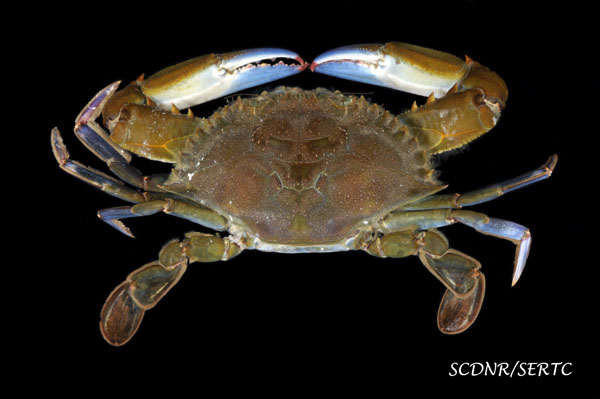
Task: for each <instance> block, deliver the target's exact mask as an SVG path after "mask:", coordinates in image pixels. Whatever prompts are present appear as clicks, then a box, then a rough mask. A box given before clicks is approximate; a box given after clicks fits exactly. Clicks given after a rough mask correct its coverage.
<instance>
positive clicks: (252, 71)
mask: <svg viewBox="0 0 600 399" xmlns="http://www.w3.org/2000/svg"><path fill="white" fill-rule="evenodd" d="M306 67H307V64H306V63H305V62H304V60H303V59H302V58H300V56H299V55H298V54H296V53H294V52H293V51H289V50H284V49H278V48H260V49H253V50H243V51H235V52H231V53H226V54H220V55H208V56H203V57H198V58H196V59H193V60H189V61H186V62H183V63H181V64H178V65H175V66H173V67H170V68H168V69H165V70H164V71H161V72H158V73H157V74H155V75H153V76H151V77H150V78H148V80H147V81H145V82H144V84H143V91H144V94H146V95H147V96H149V97H150V98H151V99H152V100H153V101H154V102H155V103H156V104H158V105H160V106H162V107H164V108H167V109H169V108H170V107H171V105H175V106H176V107H177V108H179V109H182V108H187V107H191V106H194V105H197V104H201V103H204V102H206V101H209V100H213V99H215V98H219V97H222V96H225V95H227V94H231V93H235V92H237V91H240V90H244V89H247V88H250V87H254V86H258V85H261V84H265V83H269V82H272V81H274V80H278V79H282V78H285V77H287V76H291V75H294V74H297V73H298V72H301V71H302V70H304V69H305V68H306Z"/></svg>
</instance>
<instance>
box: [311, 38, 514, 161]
mask: <svg viewBox="0 0 600 399" xmlns="http://www.w3.org/2000/svg"><path fill="white" fill-rule="evenodd" d="M310 68H311V70H313V71H315V72H319V73H324V74H327V75H333V76H337V77H341V78H344V79H350V80H356V81H359V82H364V83H370V84H374V85H379V86H385V87H389V88H392V89H396V90H401V91H406V92H408V93H413V94H417V95H421V96H429V99H428V100H427V103H426V105H425V106H423V107H417V106H416V104H415V105H414V106H413V108H412V110H411V112H407V113H405V114H403V115H402V116H401V117H400V119H401V120H402V121H403V122H404V124H405V125H407V127H409V128H411V129H413V130H414V131H415V133H416V136H417V137H418V139H419V142H420V144H421V146H422V147H423V148H424V149H426V150H427V151H428V152H429V153H430V154H436V153H440V152H444V151H448V150H451V149H455V148H458V147H461V146H463V145H465V144H466V143H468V142H469V141H471V140H474V139H475V138H477V137H479V136H481V135H482V134H484V133H486V132H487V131H489V130H490V129H491V128H492V127H494V126H495V124H496V122H497V121H498V118H499V117H500V111H501V110H502V109H503V108H504V106H505V104H506V100H507V98H508V90H507V88H506V85H505V83H504V81H503V80H502V79H501V78H500V77H499V76H498V75H497V74H496V73H494V72H492V71H490V70H489V69H487V68H486V67H484V66H482V65H480V64H479V63H477V62H474V61H473V60H471V59H470V58H468V57H466V60H464V61H463V60H461V59H460V58H458V57H455V56H453V55H450V54H446V53H443V52H441V51H436V50H431V49H427V48H424V47H419V46H414V45H409V44H404V43H396V42H392V43H387V44H384V45H380V44H369V45H362V46H350V47H342V48H338V49H335V50H331V51H328V52H326V53H324V54H321V55H320V56H319V57H317V58H316V59H315V60H314V61H313V63H312V64H311V67H310ZM436 98H437V99H439V100H437V101H436Z"/></svg>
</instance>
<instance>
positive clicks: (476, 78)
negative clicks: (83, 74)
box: [51, 43, 557, 345]
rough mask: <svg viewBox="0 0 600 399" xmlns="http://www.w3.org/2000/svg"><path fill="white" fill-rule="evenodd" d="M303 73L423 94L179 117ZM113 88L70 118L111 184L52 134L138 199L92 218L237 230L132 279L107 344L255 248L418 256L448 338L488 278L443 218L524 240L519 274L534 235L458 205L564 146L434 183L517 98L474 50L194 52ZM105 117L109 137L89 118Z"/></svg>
mask: <svg viewBox="0 0 600 399" xmlns="http://www.w3.org/2000/svg"><path fill="white" fill-rule="evenodd" d="M271 60H273V61H271ZM307 68H309V69H310V70H312V71H315V72H319V73H324V74H328V75H333V76H337V77H341V78H345V79H351V80H356V81H361V82H365V83H370V84H375V85H381V86H386V87H390V88H394V89H398V90H402V91H406V92H410V93H414V94H417V95H424V96H428V99H427V101H426V103H425V104H424V105H423V106H420V107H419V106H417V105H416V104H413V106H412V108H411V109H410V111H408V112H405V113H403V114H401V115H399V116H395V115H393V114H391V113H390V112H388V111H386V110H385V109H383V108H382V107H380V106H379V105H377V104H370V103H369V102H368V101H366V100H365V99H364V98H363V97H355V96H348V95H344V94H342V93H340V92H337V91H336V92H332V91H329V90H326V89H316V90H310V91H307V90H302V89H298V88H289V87H279V88H277V89H275V90H273V91H271V92H263V93H261V94H260V95H257V96H250V97H247V98H244V99H242V98H238V99H237V100H235V101H232V102H231V103H230V104H229V105H227V106H225V107H223V108H220V109H219V110H217V111H216V112H215V113H214V114H213V115H212V116H210V117H208V118H206V119H204V118H196V117H194V115H193V114H192V112H191V111H188V112H187V113H181V112H180V111H179V109H183V108H188V107H191V106H193V105H196V104H200V103H203V102H206V101H208V100H211V99H214V98H217V97H220V96H224V95H226V94H230V93H233V92H235V91H239V90H242V89H245V88H249V87H253V86H257V85H260V84H263V83H267V82H271V81H273V80H276V79H280V78H283V77H286V76H289V75H293V74H296V73H298V72H300V71H302V70H304V69H307ZM119 84H120V82H116V83H113V84H111V85H109V86H108V87H106V88H105V89H104V90H102V91H100V92H99V93H98V94H97V95H96V96H95V97H94V98H93V99H92V100H91V101H90V102H89V104H88V105H87V106H86V107H85V108H84V109H83V111H81V113H80V114H79V116H78V117H77V120H76V124H75V133H76V135H77V137H79V139H80V140H81V141H82V142H83V143H84V144H85V145H86V146H87V147H88V148H89V149H90V150H91V151H92V152H93V153H94V154H95V155H97V156H98V157H99V158H100V159H102V160H103V161H105V162H106V163H107V165H108V168H109V169H110V170H111V172H113V174H114V175H116V177H117V178H114V177H111V176H108V175H106V174H104V173H102V172H100V171H97V170H95V169H92V168H89V167H86V166H83V165H81V164H80V163H78V162H76V161H73V160H71V159H70V158H69V154H68V152H67V149H66V148H65V146H64V144H63V142H62V138H61V136H60V133H59V131H58V129H56V128H55V129H53V130H52V137H51V141H52V148H53V151H54V154H55V156H56V159H57V161H58V163H59V165H60V167H61V168H62V169H64V170H65V171H67V172H68V173H70V174H72V175H74V176H75V177H77V178H79V179H81V180H83V181H85V182H87V183H89V184H91V185H93V186H96V187H98V188H99V189H101V190H102V191H105V192H107V193H109V194H111V195H114V196H116V197H118V198H120V199H123V200H125V201H128V202H130V203H133V205H131V206H123V207H117V208H110V209H104V210H101V211H99V212H98V215H99V217H100V219H102V220H103V221H105V222H107V223H108V224H110V225H111V226H113V227H115V228H116V229H118V230H119V231H121V232H123V233H125V234H127V235H130V236H132V233H131V231H130V230H129V229H128V228H127V227H126V226H125V224H124V223H123V222H122V220H123V219H126V218H131V217H138V216H147V215H152V214H155V213H158V212H165V213H168V214H171V215H173V216H177V217H180V218H184V219H188V220H190V221H193V222H195V223H198V224H199V225H201V226H204V227H207V228H209V229H212V230H216V231H223V232H227V234H226V235H224V236H221V235H219V234H206V233H195V232H194V233H188V234H186V235H185V238H184V239H183V240H174V241H171V242H169V243H167V244H166V245H165V246H164V247H163V248H162V250H161V251H160V254H159V258H158V260H157V261H155V262H152V263H149V264H147V265H145V266H142V267H141V268H139V269H138V270H136V271H134V272H133V273H131V274H130V275H129V276H128V277H127V279H126V280H125V281H124V282H123V283H122V284H121V285H119V286H118V287H117V288H116V289H115V290H114V291H113V292H112V293H111V294H110V296H109V297H108V299H107V301H106V304H105V305H104V308H103V310H102V314H101V322H100V327H101V331H102V334H103V336H104V338H105V339H106V340H107V341H108V342H109V343H110V344H112V345H123V344H124V343H126V342H127V341H129V339H131V337H132V336H133V335H134V334H135V332H136V330H137V329H138V327H139V325H140V322H141V320H142V317H143V315H144V312H145V311H146V310H147V309H150V308H152V307H153V306H155V305H156V304H157V303H158V301H159V300H160V299H161V298H162V297H163V296H164V295H165V294H166V293H167V292H168V291H169V290H170V289H171V288H172V287H173V286H174V285H175V283H177V281H178V280H179V279H180V278H181V276H182V275H183V273H184V272H185V270H186V268H187V266H188V264H189V263H191V262H214V261H219V260H228V259H231V258H233V257H234V256H236V255H238V254H239V253H240V252H242V251H243V250H245V249H258V250H261V251H272V252H286V253H298V252H329V251H346V250H363V251H366V252H368V253H369V254H371V255H374V256H377V257H395V258H401V257H405V256H409V255H416V256H418V257H419V259H420V260H421V262H422V263H423V264H424V265H425V266H426V267H427V269H429V271H431V273H433V275H434V276H436V277H437V278H438V279H439V280H440V281H441V282H442V283H443V284H444V285H445V286H446V288H447V290H446V293H445V295H444V297H443V299H442V302H441V305H440V308H439V312H438V326H439V328H440V330H441V331H442V332H444V333H448V334H455V333H459V332H462V331H464V330H465V329H467V328H468V327H469V326H470V325H471V324H472V323H473V322H474V320H475V318H476V317H477V315H478V313H479V310H480V308H481V304H482V301H483V297H484V292H485V278H484V275H483V273H482V272H481V271H480V267H481V265H480V263H479V262H478V261H477V260H475V259H473V258H471V257H470V256H468V255H465V254H463V253H461V252H459V251H456V250H454V249H451V248H449V245H448V240H447V239H446V238H445V237H444V235H443V234H442V233H441V232H440V231H438V230H437V228H439V227H443V226H446V225H449V224H453V223H457V222H458V223H462V224H465V225H467V226H470V227H472V228H474V229H475V230H477V231H479V232H481V233H484V234H489V235H493V236H496V237H500V238H503V239H506V240H510V241H512V242H514V243H515V244H516V247H517V250H516V255H515V261H514V274H513V281H512V283H513V284H515V283H516V282H517V280H518V279H519V276H520V275H521V272H522V271H523V267H524V265H525V261H526V258H527V255H528V252H529V248H530V245H531V236H530V233H529V230H528V229H527V228H526V227H524V226H521V225H519V224H516V223H513V222H510V221H506V220H500V219H495V218H491V217H488V216H486V215H484V214H482V213H478V212H473V211H468V210H463V209H461V208H463V207H466V206H470V205H475V204H479V203H482V202H485V201H489V200H492V199H494V198H497V197H498V196H500V195H502V194H504V193H506V192H508V191H511V190H514V189H517V188H521V187H523V186H526V185H528V184H531V183H533V182H536V181H539V180H542V179H545V178H547V177H548V176H550V174H551V173H552V170H553V168H554V166H555V164H556V161H557V157H556V155H553V156H552V157H550V159H549V160H548V161H547V162H546V163H545V164H544V165H542V166H541V167H540V168H539V169H536V170H534V171H532V172H529V173H525V174H524V175H522V176H519V177H517V178H513V179H510V180H507V181H505V182H502V183H499V184H495V185H491V186H489V187H487V188H484V189H479V190H475V191H472V192H468V193H465V194H438V192H440V191H441V190H443V189H445V188H446V187H447V186H446V185H445V184H442V183H440V182H439V181H437V179H436V173H435V170H434V169H433V167H432V164H431V158H432V156H433V155H435V154H439V153H442V152H445V151H449V150H452V149H456V148H459V147H461V146H464V145H465V144H466V143H468V142H470V141H471V140H473V139H475V138H477V137H479V136H480V135H482V134H484V133H485V132H487V131H489V130H490V129H491V128H493V127H494V126H495V124H496V123H497V121H498V118H499V117H500V113H501V111H502V109H503V108H504V106H505V104H506V100H507V97H508V91H507V88H506V85H505V84H504V81H503V80H502V79H501V78H500V77H499V76H498V75H497V74H496V73H494V72H492V71H490V70H489V69H488V68H486V67H484V66H482V65H480V64H478V63H477V62H475V61H473V60H471V59H470V58H468V57H466V59H465V60H462V59H459V58H457V57H454V56H452V55H450V54H446V53H442V52H439V51H435V50H430V49H426V48H422V47H418V46H413V45H408V44H403V43H388V44H385V45H379V44H371V45H361V46H351V47H344V48H339V49H335V50H331V51H328V52H326V53H324V54H322V55H320V56H319V57H317V58H316V59H315V60H314V61H313V62H312V63H311V64H310V65H309V64H308V63H305V62H304V61H303V60H302V59H301V58H300V57H299V56H298V55H297V54H295V53H293V52H291V51H288V50H282V49H256V50H247V51H239V52H233V53H227V54H222V55H215V54H211V55H207V56H202V57H198V58H195V59H192V60H189V61H186V62H183V63H181V64H178V65H175V66H172V67H169V68H166V69H164V70H162V71H160V72H158V73H156V74H155V75H153V76H151V77H149V78H148V79H144V78H143V76H142V77H140V78H138V79H137V80H135V81H134V82H132V83H131V84H130V85H128V86H126V87H125V88H123V89H122V90H120V91H117V87H118V86H119ZM100 114H102V119H103V125H104V128H106V129H107V130H108V131H109V132H110V135H109V134H108V133H107V132H106V131H105V130H104V128H103V127H101V126H100V125H99V124H97V123H96V122H95V119H96V118H97V117H99V116H100ZM131 153H133V154H136V155H138V156H141V157H145V158H148V159H152V160H156V161H161V162H168V163H171V164H173V169H172V171H171V173H170V174H169V175H168V176H167V175H152V176H144V175H142V174H141V173H140V172H139V171H138V170H137V169H135V168H134V167H132V166H131V165H130V160H131V155H130V154H131Z"/></svg>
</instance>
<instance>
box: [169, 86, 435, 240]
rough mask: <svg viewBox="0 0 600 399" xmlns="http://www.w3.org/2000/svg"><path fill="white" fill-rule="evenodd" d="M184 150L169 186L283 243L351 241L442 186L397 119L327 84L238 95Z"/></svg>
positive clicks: (423, 153)
mask: <svg viewBox="0 0 600 399" xmlns="http://www.w3.org/2000/svg"><path fill="white" fill-rule="evenodd" d="M181 152H182V154H183V155H182V156H181V160H180V162H178V163H177V164H176V167H175V170H174V172H173V173H172V174H171V176H170V178H169V180H168V181H167V182H166V183H165V184H164V188H165V189H166V190H168V191H171V192H174V193H177V194H178V195H180V196H183V197H185V198H188V199H190V200H192V201H194V202H196V203H201V204H202V205H204V206H207V207H208V208H210V209H213V210H216V211H217V212H219V213H221V214H226V215H232V216H233V217H235V218H237V219H239V220H240V221H242V222H243V224H244V225H246V226H247V227H248V229H249V230H250V231H251V232H252V234H253V235H256V236H258V237H260V238H261V239H262V240H265V241H268V242H272V243H278V244H301V245H310V244H325V243H335V242H340V241H343V239H344V238H346V237H349V236H350V235H351V232H352V230H353V229H355V228H356V227H357V225H358V224H359V223H361V222H362V221H364V220H369V219H372V218H374V217H380V216H382V215H383V214H385V213H388V212H390V211H391V210H393V209H396V208H398V207H399V206H401V205H402V204H404V203H407V202H412V201H414V200H415V199H418V198H421V197H424V196H426V195H429V194H431V193H433V192H436V191H438V190H440V189H441V187H440V185H438V184H437V183H436V182H435V180H434V179H433V178H432V169H431V167H430V165H429V159H428V155H427V153H426V152H425V150H424V149H423V148H421V147H420V146H419V144H418V142H417V141H416V140H415V139H414V137H413V136H412V134H411V132H410V130H408V129H407V128H406V126H404V124H403V123H402V122H400V121H399V120H398V118H396V117H394V116H392V115H391V114H390V113H388V112H386V111H385V110H384V109H383V108H381V107H379V106H377V105H370V104H368V102H367V101H366V100H365V99H364V98H357V97H349V96H345V95H342V94H341V93H339V92H331V91H328V90H325V89H318V90H315V91H303V90H300V89H296V88H293V89H288V88H279V89H278V90H275V91H274V92H271V93H266V92H265V93H263V94H262V95H260V96H258V97H251V98H246V99H238V100H237V101H236V102H234V103H233V104H231V105H229V106H227V107H225V108H223V109H221V110H220V111H218V112H216V113H215V114H214V115H213V116H212V117H211V118H210V119H208V120H206V121H205V122H204V123H203V124H202V128H200V129H198V131H197V132H196V134H195V135H194V136H191V137H190V138H189V139H188V140H187V141H186V143H185V148H184V149H183V150H182V151H181Z"/></svg>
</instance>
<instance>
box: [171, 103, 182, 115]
mask: <svg viewBox="0 0 600 399" xmlns="http://www.w3.org/2000/svg"><path fill="white" fill-rule="evenodd" d="M171 113H173V114H175V115H179V114H181V112H180V111H179V108H177V107H176V106H175V104H171Z"/></svg>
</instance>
